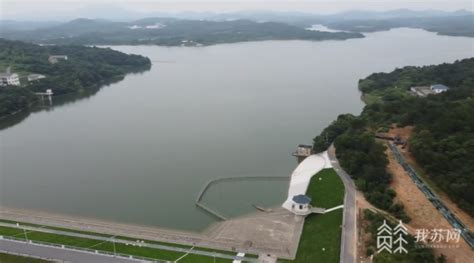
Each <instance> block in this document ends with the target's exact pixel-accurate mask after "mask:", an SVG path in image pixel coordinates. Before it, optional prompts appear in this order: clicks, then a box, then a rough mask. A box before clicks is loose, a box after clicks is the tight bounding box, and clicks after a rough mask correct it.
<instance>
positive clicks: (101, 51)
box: [0, 39, 151, 118]
mask: <svg viewBox="0 0 474 263" xmlns="http://www.w3.org/2000/svg"><path fill="white" fill-rule="evenodd" d="M50 55H66V56H67V60H60V61H58V62H57V63H54V64H52V63H50V62H49V61H48V58H49V56H50ZM150 66H151V62H150V60H149V59H148V58H146V57H143V56H138V55H127V54H124V53H121V52H118V51H115V50H111V49H105V48H97V47H84V46H39V45H35V44H30V43H24V42H20V41H10V40H5V39H0V68H2V69H3V70H5V69H6V68H7V67H11V69H12V72H15V73H19V75H20V82H21V85H20V86H0V118H2V117H5V116H7V115H10V114H13V113H16V112H18V111H21V110H23V109H25V108H28V107H29V106H30V105H32V104H33V103H34V102H35V101H36V100H37V97H36V95H34V92H45V90H47V89H52V90H53V92H54V94H55V95H60V94H66V93H72V92H80V91H87V90H90V89H93V88H96V87H97V86H99V85H101V84H103V83H105V82H108V81H111V80H113V79H116V78H120V77H122V76H123V75H124V74H126V73H129V72H134V71H140V70H145V69H148V68H149V67H150ZM32 73H34V74H41V75H44V76H45V78H43V79H39V80H35V81H31V82H29V81H28V80H27V79H26V76H27V75H29V74H32Z"/></svg>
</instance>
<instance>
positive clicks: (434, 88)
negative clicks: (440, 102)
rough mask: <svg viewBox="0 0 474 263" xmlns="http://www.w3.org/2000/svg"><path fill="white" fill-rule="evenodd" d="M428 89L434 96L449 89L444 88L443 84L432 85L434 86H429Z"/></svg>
mask: <svg viewBox="0 0 474 263" xmlns="http://www.w3.org/2000/svg"><path fill="white" fill-rule="evenodd" d="M430 89H431V91H433V92H434V93H435V94H439V93H442V92H446V91H448V90H449V88H448V87H446V86H445V85H443V84H434V85H431V87H430Z"/></svg>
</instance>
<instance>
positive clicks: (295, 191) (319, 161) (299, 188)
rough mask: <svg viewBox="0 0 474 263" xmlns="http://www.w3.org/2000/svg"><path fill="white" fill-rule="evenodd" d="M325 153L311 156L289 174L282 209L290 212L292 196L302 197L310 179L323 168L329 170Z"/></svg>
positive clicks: (329, 163)
mask: <svg viewBox="0 0 474 263" xmlns="http://www.w3.org/2000/svg"><path fill="white" fill-rule="evenodd" d="M331 167H332V165H331V162H330V161H329V158H328V155H327V152H322V153H318V154H313V155H310V156H308V157H306V159H304V161H302V162H301V163H300V164H299V165H298V166H297V167H296V169H295V170H294V171H293V173H292V174H291V178H290V186H289V187H288V197H287V199H286V201H285V202H284V203H283V205H282V207H283V208H285V209H287V210H288V211H291V205H292V204H293V201H292V200H293V196H295V195H300V194H302V195H304V194H306V190H307V189H308V186H309V182H310V181H311V177H313V176H314V175H315V174H317V173H318V172H319V171H321V170H323V169H325V168H331Z"/></svg>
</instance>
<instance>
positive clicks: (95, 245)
mask: <svg viewBox="0 0 474 263" xmlns="http://www.w3.org/2000/svg"><path fill="white" fill-rule="evenodd" d="M0 235H3V236H12V237H16V238H19V239H25V234H24V231H23V230H22V229H18V228H10V227H0ZM27 236H28V239H29V240H34V241H43V242H49V243H55V244H61V245H69V246H75V247H81V248H89V249H94V250H100V251H108V252H113V251H114V244H113V243H112V242H104V241H101V240H95V239H88V238H79V237H71V236H64V235H57V234H50V233H44V232H36V231H27ZM167 245H169V244H167ZM170 246H173V245H170ZM199 250H201V249H199ZM115 251H116V252H117V253H121V254H127V255H134V256H141V257H147V258H154V259H161V260H170V261H174V260H176V259H178V258H180V257H181V256H183V255H184V254H185V253H183V252H175V251H168V250H162V249H155V248H147V247H138V246H132V245H125V244H119V243H116V244H115ZM207 251H212V250H207ZM216 252H217V251H216ZM232 255H233V254H232ZM231 261H232V260H228V259H222V258H216V259H215V261H214V258H212V257H208V256H201V255H195V254H189V255H187V256H186V257H184V258H183V259H181V260H180V261H179V262H197V263H201V262H202V263H204V262H217V263H223V262H231Z"/></svg>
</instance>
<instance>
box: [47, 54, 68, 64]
mask: <svg viewBox="0 0 474 263" xmlns="http://www.w3.org/2000/svg"><path fill="white" fill-rule="evenodd" d="M60 60H67V56H66V55H51V56H49V58H48V62H49V63H51V64H56V63H58V62H59V61H60Z"/></svg>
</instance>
